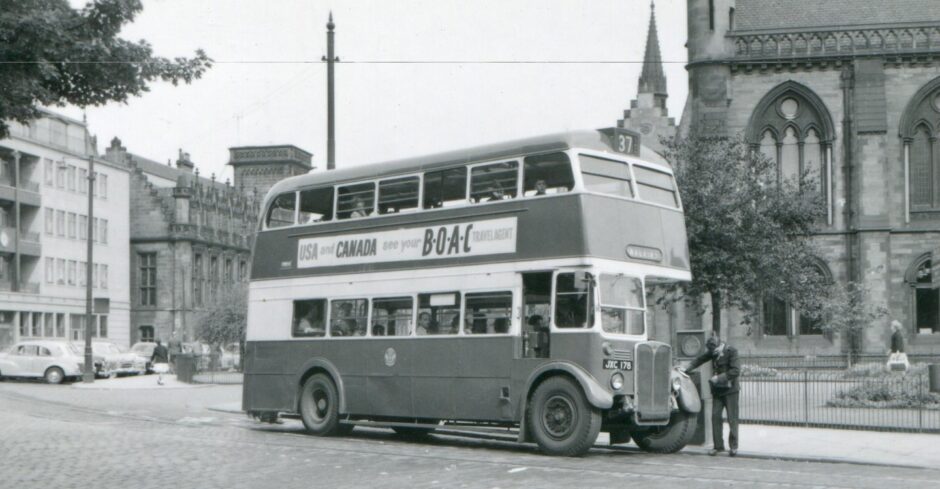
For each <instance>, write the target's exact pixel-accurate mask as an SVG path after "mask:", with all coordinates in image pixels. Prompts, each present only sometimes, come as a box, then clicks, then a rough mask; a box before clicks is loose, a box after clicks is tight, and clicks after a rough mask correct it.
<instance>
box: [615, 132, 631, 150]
mask: <svg viewBox="0 0 940 489" xmlns="http://www.w3.org/2000/svg"><path fill="white" fill-rule="evenodd" d="M617 152H619V153H632V152H633V138H631V137H630V136H627V135H626V134H618V135H617Z"/></svg>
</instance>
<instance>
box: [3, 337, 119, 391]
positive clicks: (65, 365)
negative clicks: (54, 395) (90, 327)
mask: <svg viewBox="0 0 940 489" xmlns="http://www.w3.org/2000/svg"><path fill="white" fill-rule="evenodd" d="M94 362H95V363H96V364H99V363H101V364H103V363H104V358H103V357H100V356H97V355H96V356H95V357H94ZM84 367H85V356H84V349H83V348H82V346H80V345H78V344H75V343H69V342H67V341H55V340H31V341H21V342H19V343H16V344H14V345H12V346H10V347H9V348H7V349H6V350H3V351H2V352H0V377H35V378H44V379H45V380H46V382H48V383H50V384H59V383H61V382H62V381H63V380H65V379H68V378H81V376H82V370H84Z"/></svg>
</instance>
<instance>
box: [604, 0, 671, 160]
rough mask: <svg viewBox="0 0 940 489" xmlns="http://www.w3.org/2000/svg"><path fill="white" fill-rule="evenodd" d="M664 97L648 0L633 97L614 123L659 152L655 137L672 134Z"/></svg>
mask: <svg viewBox="0 0 940 489" xmlns="http://www.w3.org/2000/svg"><path fill="white" fill-rule="evenodd" d="M668 97H669V94H668V93H667V90H666V75H665V74H663V60H662V55H661V54H660V51H659V36H658V35H657V32H656V6H655V5H654V4H653V3H652V2H650V25H649V29H648V30H647V33H646V54H645V55H644V57H643V71H642V72H641V73H640V83H639V86H638V88H637V97H636V99H635V100H631V101H630V109H629V110H625V111H624V113H623V119H621V120H619V121H617V126H618V127H623V128H625V129H632V130H634V131H637V132H639V133H640V134H642V135H643V145H644V146H647V147H649V148H652V149H653V150H655V151H656V152H661V149H662V145H660V143H659V138H660V137H669V136H673V135H675V133H676V121H675V120H674V119H673V118H672V117H669V112H668V110H667V109H666V98H668Z"/></svg>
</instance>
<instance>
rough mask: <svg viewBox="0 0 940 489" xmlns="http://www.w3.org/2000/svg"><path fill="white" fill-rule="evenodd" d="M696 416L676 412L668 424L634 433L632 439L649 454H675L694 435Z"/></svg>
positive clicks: (696, 423) (696, 422)
mask: <svg viewBox="0 0 940 489" xmlns="http://www.w3.org/2000/svg"><path fill="white" fill-rule="evenodd" d="M696 425H698V416H697V415H696V414H693V413H687V412H685V411H676V412H674V413H672V416H671V417H670V418H669V424H668V425H666V426H663V427H659V428H652V429H649V430H643V431H636V432H634V433H633V439H634V440H635V441H636V444H637V445H638V446H639V447H640V448H642V449H643V450H644V451H647V452H651V453H675V452H678V451H679V450H682V449H683V448H684V447H685V446H686V445H688V443H689V442H690V441H691V440H692V437H693V436H694V435H695V427H696Z"/></svg>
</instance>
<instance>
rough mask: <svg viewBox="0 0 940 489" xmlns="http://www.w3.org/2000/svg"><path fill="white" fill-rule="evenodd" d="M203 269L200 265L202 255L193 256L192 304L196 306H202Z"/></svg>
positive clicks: (201, 264)
mask: <svg viewBox="0 0 940 489" xmlns="http://www.w3.org/2000/svg"><path fill="white" fill-rule="evenodd" d="M204 274H205V272H204V269H203V263H202V254H201V253H195V254H194V255H193V303H194V305H196V306H202V304H203V300H202V289H203V280H204Z"/></svg>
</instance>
